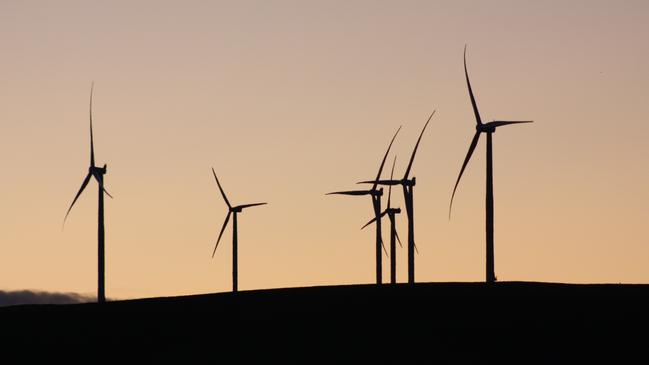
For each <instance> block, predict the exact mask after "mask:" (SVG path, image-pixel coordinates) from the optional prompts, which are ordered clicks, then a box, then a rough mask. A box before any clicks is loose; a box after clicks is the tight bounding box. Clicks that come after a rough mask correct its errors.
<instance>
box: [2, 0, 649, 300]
mask: <svg viewBox="0 0 649 365" xmlns="http://www.w3.org/2000/svg"><path fill="white" fill-rule="evenodd" d="M648 34H649V2H647V1H646V0H638V1H595V0H593V1H488V2H487V1H348V0H345V1H331V0H327V1H182V2H181V1H110V2H105V1H104V2H100V1H74V2H73V1H60V2H59V1H57V2H54V1H13V0H10V1H2V2H1V3H0V45H1V49H2V52H1V56H0V66H1V68H0V70H1V71H0V85H1V87H0V105H1V106H0V124H1V125H2V128H1V129H0V166H1V169H2V172H1V177H2V178H1V179H0V222H1V223H0V227H1V229H0V290H21V289H31V290H44V291H55V292H76V293H82V294H90V295H94V294H95V293H96V285H97V270H96V267H97V238H96V230H97V185H96V183H95V182H92V183H91V184H90V185H89V187H88V188H87V190H86V192H85V193H84V195H83V196H82V197H81V198H80V200H79V201H78V202H77V204H76V206H75V207H74V209H73V211H72V212H71V214H70V216H69V218H68V221H67V223H66V226H65V229H64V230H62V228H61V224H62V221H63V217H64V215H65V212H66V210H67V208H68V206H69V204H70V202H71V201H72V198H73V197H74V194H75V193H76V191H77V190H78V189H79V186H80V184H81V182H82V180H83V178H84V176H85V174H86V173H87V168H88V164H89V138H88V97H89V91H90V84H91V82H92V81H94V82H95V94H94V123H95V125H94V128H95V149H96V151H95V153H96V159H97V162H98V164H102V165H103V163H107V164H108V173H107V175H106V176H105V183H106V187H107V189H108V191H109V192H110V193H111V194H112V195H113V196H114V197H115V198H114V199H107V200H106V294H107V296H108V297H109V298H135V297H149V296H160V295H183V294H196V293H208V292H222V291H228V290H230V288H231V229H230V228H228V230H227V231H226V233H225V234H224V239H223V241H222V242H221V245H220V247H219V249H218V251H217V252H216V255H215V257H214V259H212V258H211V254H212V249H213V247H214V243H215V240H216V238H217V236H218V233H219V230H220V228H221V224H222V222H223V219H224V218H225V215H226V213H227V210H226V205H225V203H224V202H223V200H222V198H221V196H220V194H219V192H218V188H217V186H216V183H215V181H214V178H213V176H212V172H211V170H210V169H211V167H214V169H215V170H216V172H217V174H218V175H219V179H220V180H221V183H222V184H223V187H224V189H225V191H226V193H227V194H228V196H229V198H230V200H231V202H232V203H234V204H243V203H253V202H258V201H267V202H268V203H269V204H268V205H267V206H263V207H259V208H253V209H250V210H246V211H245V212H244V213H243V214H241V215H240V216H239V222H238V223H239V288H240V289H241V290H247V289H257V288H274V287H289V286H305V285H325V284H350V283H372V282H374V265H375V262H374V241H373V240H374V236H373V231H372V230H371V229H370V230H363V231H361V230H360V227H361V226H362V225H363V224H364V223H365V222H366V221H367V220H369V219H370V218H371V214H372V211H371V202H370V199H369V198H368V197H343V196H325V193H327V192H330V191H336V190H347V189H350V188H355V187H356V186H355V185H354V183H355V182H356V181H359V180H364V179H371V178H373V177H374V175H375V174H376V170H377V168H378V165H379V163H380V160H381V158H382V154H383V153H384V151H385V148H386V147H387V144H388V142H389V140H390V138H391V136H392V134H393V133H394V131H395V130H396V129H397V128H398V127H399V126H400V125H402V126H403V129H402V131H401V133H400V134H399V136H398V137H397V139H396V141H395V145H394V147H393V152H394V153H395V154H396V155H397V168H396V174H397V175H399V176H401V175H402V174H403V171H404V168H405V164H406V162H407V159H408V158H409V155H410V153H411V150H412V148H413V146H414V143H415V141H416V138H417V135H418V134H419V132H420V130H421V127H422V126H423V124H424V122H425V121H426V118H427V117H428V115H429V114H430V113H431V112H432V110H433V109H436V110H437V113H436V115H435V116H434V117H433V119H432V121H431V124H430V125H429V127H428V130H427V131H426V134H425V135H424V137H423V139H422V142H421V145H420V148H419V152H418V155H417V159H416V161H415V164H414V166H413V175H414V176H416V177H417V186H416V187H415V217H416V218H415V229H416V243H417V246H418V248H419V255H418V256H417V257H416V260H417V261H416V263H417V265H416V270H417V281H426V282H428V281H482V280H484V260H485V238H484V219H485V218H484V214H485V211H484V204H485V203H484V192H485V160H484V157H485V156H484V155H485V140H484V139H482V140H481V141H480V144H479V145H478V148H477V150H476V153H475V155H474V158H473V159H472V161H471V162H470V164H469V166H468V168H467V171H466V172H465V174H464V177H463V179H462V182H461V183H460V186H459V189H458V192H457V195H456V198H455V201H454V207H453V217H452V220H450V221H449V219H448V205H449V200H450V197H451V192H452V189H453V184H454V183H455V179H456V178H457V174H458V172H459V169H460V166H461V163H462V160H463V159H464V156H465V154H466V150H467V148H468V145H469V142H470V140H471V138H472V136H473V133H474V132H475V129H474V124H475V122H474V117H473V112H472V110H471V105H470V101H469V97H468V94H467V89H466V83H465V80H464V71H463V66H462V51H463V48H464V45H465V44H468V51H467V63H468V67H469V73H470V76H471V81H472V86H473V90H474V92H475V95H476V98H477V103H478V107H479V108H480V111H481V114H482V117H483V119H484V120H485V121H490V120H493V119H505V120H507V119H510V120H517V119H518V120H526V119H531V120H534V123H533V124H526V125H522V126H511V127H506V128H502V129H499V130H498V132H497V133H496V134H494V185H495V188H494V189H495V192H494V195H495V262H496V274H497V276H498V279H499V280H505V281H510V280H526V281H552V282H570V283H588V282H598V283H599V282H606V283H609V282H612V283H618V282H623V283H647V282H649V228H648V227H647V226H648V224H649V147H648V143H649V142H648V141H649V107H648V106H649V43H648V42H647V35H648ZM390 159H391V157H390ZM388 173H389V172H388ZM384 176H388V175H386V174H384ZM393 196H394V203H395V204H396V205H397V206H401V207H403V204H402V203H403V200H402V199H403V195H402V191H401V190H400V189H398V190H396V191H395V192H394V194H393ZM384 201H385V200H384ZM397 224H398V229H399V232H400V236H401V237H402V238H405V237H406V236H407V230H406V226H407V224H406V220H405V214H404V216H401V217H399V218H398V223H397ZM386 225H387V220H386ZM384 239H385V240H387V239H388V230H387V228H386V229H385V230H384ZM387 260H388V259H387V257H384V262H385V263H387V262H388V261H387ZM398 265H399V267H398V269H399V271H398V279H399V281H405V279H406V250H405V249H400V250H399V251H398ZM388 277H389V272H388V270H387V265H384V278H388Z"/></svg>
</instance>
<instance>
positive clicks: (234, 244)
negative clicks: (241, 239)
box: [212, 167, 268, 292]
mask: <svg viewBox="0 0 649 365" xmlns="http://www.w3.org/2000/svg"><path fill="white" fill-rule="evenodd" d="M212 173H213V174H214V179H216V184H217V185H218V186H219V190H220V191H221V195H223V200H225V204H227V205H228V215H226V216H225V222H223V227H221V232H220V233H219V238H218V239H217V240H216V245H215V246H214V251H213V252H212V258H214V254H215V253H216V248H217V247H219V242H220V241H221V236H223V231H225V227H226V226H227V225H228V221H230V215H232V216H233V217H232V291H233V292H236V291H237V287H238V285H237V281H238V280H237V279H238V275H239V271H238V270H239V265H238V248H237V246H238V239H237V214H239V213H241V212H242V211H243V210H244V209H246V208H250V207H256V206H258V205H266V204H268V203H253V204H243V205H237V206H235V207H233V206H232V205H230V202H229V201H228V197H227V196H225V192H224V191H223V188H222V187H221V183H220V182H219V178H218V177H216V172H214V168H213V167H212Z"/></svg>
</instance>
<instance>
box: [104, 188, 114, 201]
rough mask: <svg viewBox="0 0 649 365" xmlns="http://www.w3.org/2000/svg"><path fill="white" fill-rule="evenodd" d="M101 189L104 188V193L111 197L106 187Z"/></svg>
mask: <svg viewBox="0 0 649 365" xmlns="http://www.w3.org/2000/svg"><path fill="white" fill-rule="evenodd" d="M103 189H104V193H105V194H106V195H108V197H110V198H111V199H113V196H112V195H110V194H109V193H108V191H107V190H106V188H103Z"/></svg>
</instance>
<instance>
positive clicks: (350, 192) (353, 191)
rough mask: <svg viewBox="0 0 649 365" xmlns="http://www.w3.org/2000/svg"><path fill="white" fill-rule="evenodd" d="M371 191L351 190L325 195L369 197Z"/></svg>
mask: <svg viewBox="0 0 649 365" xmlns="http://www.w3.org/2000/svg"><path fill="white" fill-rule="evenodd" d="M369 194H370V191H369V190H351V191H335V192H333V193H327V194H325V195H369Z"/></svg>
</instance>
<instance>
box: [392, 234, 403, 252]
mask: <svg viewBox="0 0 649 365" xmlns="http://www.w3.org/2000/svg"><path fill="white" fill-rule="evenodd" d="M394 234H395V235H396V236H397V242H399V247H401V248H403V245H402V244H401V238H399V233H398V232H397V230H396V229H395V230H394Z"/></svg>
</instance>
